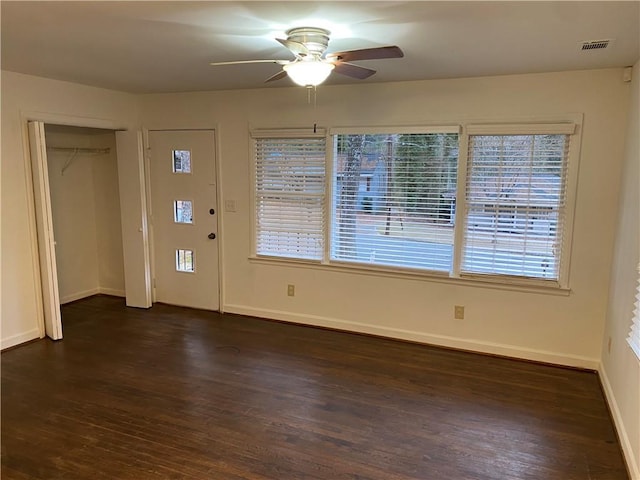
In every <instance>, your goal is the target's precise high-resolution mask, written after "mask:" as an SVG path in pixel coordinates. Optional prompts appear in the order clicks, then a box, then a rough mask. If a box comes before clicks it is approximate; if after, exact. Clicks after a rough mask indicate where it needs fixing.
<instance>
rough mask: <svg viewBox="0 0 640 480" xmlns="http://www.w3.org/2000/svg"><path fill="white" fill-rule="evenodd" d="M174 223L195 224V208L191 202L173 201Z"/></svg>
mask: <svg viewBox="0 0 640 480" xmlns="http://www.w3.org/2000/svg"><path fill="white" fill-rule="evenodd" d="M173 221H174V222H175V223H193V206H192V204H191V200H174V201H173Z"/></svg>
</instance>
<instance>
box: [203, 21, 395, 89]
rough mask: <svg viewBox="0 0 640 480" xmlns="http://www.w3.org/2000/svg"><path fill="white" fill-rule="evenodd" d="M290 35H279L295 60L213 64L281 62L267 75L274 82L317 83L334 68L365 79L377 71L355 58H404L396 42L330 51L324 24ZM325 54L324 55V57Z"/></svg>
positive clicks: (304, 28)
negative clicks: (355, 63)
mask: <svg viewBox="0 0 640 480" xmlns="http://www.w3.org/2000/svg"><path fill="white" fill-rule="evenodd" d="M286 34H287V38H286V40H285V39H282V38H276V40H277V41H278V42H280V43H281V44H282V45H283V46H285V47H286V48H288V49H289V50H290V51H291V53H293V55H294V56H295V58H294V59H293V60H239V61H231V62H214V63H211V65H214V66H215V65H237V64H246V63H277V64H278V65H282V70H281V71H280V72H278V73H276V74H275V75H272V76H271V77H269V78H267V79H266V80H265V83H266V82H273V81H275V80H280V79H282V78H284V77H286V76H289V77H290V78H291V79H292V80H293V81H294V82H295V83H297V84H298V85H302V86H304V87H315V86H317V85H319V84H321V83H322V82H324V81H325V80H326V79H327V77H328V76H329V75H330V74H331V72H332V71H334V72H335V73H338V74H340V75H346V76H347V77H351V78H357V79H360V80H363V79H365V78H369V77H370V76H371V75H373V74H374V73H376V71H375V70H372V69H370V68H365V67H361V66H359V65H354V64H353V63H350V62H353V61H358V60H378V59H383V58H401V57H403V56H404V53H402V50H400V48H399V47H396V46H387V47H375V48H363V49H360V50H348V51H345V52H335V53H327V54H326V55H325V51H326V50H327V46H328V45H329V35H330V32H329V31H328V30H325V29H324V28H316V27H297V28H292V29H290V30H287V32H286ZM323 55H324V57H323Z"/></svg>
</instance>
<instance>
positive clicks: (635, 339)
mask: <svg viewBox="0 0 640 480" xmlns="http://www.w3.org/2000/svg"><path fill="white" fill-rule="evenodd" d="M638 273H639V274H640V265H638ZM627 341H628V342H629V345H630V346H631V349H632V350H633V351H634V353H635V354H636V356H637V357H638V360H640V276H639V277H638V288H637V290H636V303H635V308H634V310H633V318H632V320H631V330H630V331H629V338H627Z"/></svg>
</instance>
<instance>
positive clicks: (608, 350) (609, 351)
mask: <svg viewBox="0 0 640 480" xmlns="http://www.w3.org/2000/svg"><path fill="white" fill-rule="evenodd" d="M607 353H611V337H609V341H608V342H607Z"/></svg>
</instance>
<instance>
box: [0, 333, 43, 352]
mask: <svg viewBox="0 0 640 480" xmlns="http://www.w3.org/2000/svg"><path fill="white" fill-rule="evenodd" d="M36 338H41V337H40V330H39V329H37V328H34V329H32V330H29V331H28V332H24V333H19V334H17V335H12V336H10V337H9V338H3V339H2V342H0V349H2V350H4V349H5V348H9V347H14V346H16V345H19V344H21V343H24V342H28V341H30V340H35V339H36Z"/></svg>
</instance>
